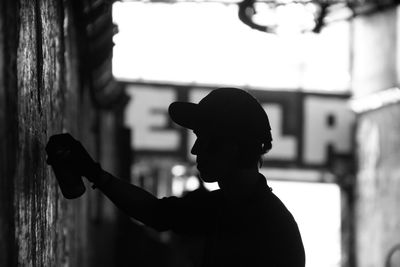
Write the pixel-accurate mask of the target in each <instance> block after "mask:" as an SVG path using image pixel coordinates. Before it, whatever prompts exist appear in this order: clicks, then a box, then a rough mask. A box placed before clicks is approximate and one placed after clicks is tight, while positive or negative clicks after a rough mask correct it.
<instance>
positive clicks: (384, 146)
mask: <svg viewBox="0 0 400 267" xmlns="http://www.w3.org/2000/svg"><path fill="white" fill-rule="evenodd" d="M399 133H400V104H397V105H391V106H387V107H385V108H382V109H380V110H376V111H373V112H369V113H366V114H363V115H362V116H361V117H360V120H359V127H358V134H357V142H358V155H359V172H358V177H357V178H358V180H357V209H356V210H357V214H356V218H357V228H356V229H357V233H356V236H357V244H356V248H357V262H358V266H360V267H376V266H385V265H384V263H385V258H386V255H387V254H388V253H389V250H390V249H391V248H393V247H394V246H395V245H396V244H400V213H399V206H400V164H399V162H400V138H399ZM391 266H400V261H399V259H398V258H397V262H396V263H393V264H392V265H391Z"/></svg>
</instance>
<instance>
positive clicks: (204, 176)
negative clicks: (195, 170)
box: [200, 172, 217, 183]
mask: <svg viewBox="0 0 400 267" xmlns="http://www.w3.org/2000/svg"><path fill="white" fill-rule="evenodd" d="M200 178H201V180H203V181H204V182H205V183H214V182H217V179H216V178H214V176H210V175H207V174H206V173H202V172H200Z"/></svg>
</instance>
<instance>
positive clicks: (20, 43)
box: [0, 0, 95, 266]
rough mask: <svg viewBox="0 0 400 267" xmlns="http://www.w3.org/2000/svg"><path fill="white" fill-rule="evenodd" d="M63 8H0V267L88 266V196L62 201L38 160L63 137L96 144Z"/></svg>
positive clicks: (57, 4) (54, 4) (8, 0)
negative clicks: (58, 135) (51, 139)
mask: <svg viewBox="0 0 400 267" xmlns="http://www.w3.org/2000/svg"><path fill="white" fill-rule="evenodd" d="M67 3H68V2H67V1H51V0H35V1H14V0H5V1H1V4H0V5H1V7H0V12H1V14H0V20H1V22H0V48H1V51H0V55H1V60H0V61H1V63H0V71H1V72H0V82H1V84H0V103H1V105H0V119H1V120H0V142H1V143H0V145H1V146H0V161H1V163H0V164H1V165H0V203H1V204H0V205H1V206H0V208H1V209H0V210H1V211H0V266H15V265H18V266H86V265H87V260H88V259H87V255H88V251H87V235H86V230H87V229H86V228H87V221H88V215H87V211H86V209H87V204H86V203H87V196H85V197H83V198H81V199H78V200H74V201H66V200H65V199H64V198H63V197H62V195H61V193H60V191H59V189H58V185H57V183H56V180H55V177H54V175H53V173H52V171H51V169H50V168H49V167H48V166H47V165H46V162H45V161H46V156H45V152H44V148H45V145H46V142H47V140H48V138H49V136H50V135H52V134H54V133H59V132H62V131H69V132H71V133H73V134H74V135H75V136H77V137H79V136H81V135H83V134H85V135H84V136H85V139H86V140H92V141H94V140H95V139H94V138H90V134H91V133H90V127H91V126H92V125H91V118H90V116H92V115H93V112H91V108H90V106H88V101H87V100H86V99H85V98H82V97H81V96H82V95H83V94H81V93H82V92H81V85H80V83H79V74H78V67H77V61H78V58H77V57H78V55H77V54H76V47H75V46H76V45H77V42H76V40H74V38H75V37H74V30H73V29H72V28H71V22H72V21H73V16H72V14H71V10H70V8H69V6H68V4H67ZM83 122H84V123H83ZM89 147H90V145H89Z"/></svg>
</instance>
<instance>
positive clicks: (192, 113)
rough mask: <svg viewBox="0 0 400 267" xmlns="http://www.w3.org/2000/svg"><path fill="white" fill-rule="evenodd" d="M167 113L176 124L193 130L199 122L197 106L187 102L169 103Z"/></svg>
mask: <svg viewBox="0 0 400 267" xmlns="http://www.w3.org/2000/svg"><path fill="white" fill-rule="evenodd" d="M168 113H169V116H170V117H171V119H172V120H173V121H174V122H175V123H176V124H178V125H180V126H182V127H185V128H188V129H192V130H195V129H197V128H198V124H199V117H200V112H199V106H198V104H194V103H189V102H174V103H172V104H171V105H169V108H168Z"/></svg>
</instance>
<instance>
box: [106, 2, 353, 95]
mask: <svg viewBox="0 0 400 267" xmlns="http://www.w3.org/2000/svg"><path fill="white" fill-rule="evenodd" d="M237 12H238V10H237V6H236V5H224V4H220V3H201V4H200V3H176V4H165V3H140V2H125V3H120V2H117V3H115V4H114V6H113V16H114V21H115V23H116V24H117V25H118V28H119V33H118V34H117V35H116V36H115V37H114V42H115V49H114V57H113V72H114V75H115V76H116V77H117V78H118V79H120V80H129V81H153V82H170V83H184V84H188V83H189V84H193V83H195V84H202V85H221V84H223V85H236V86H251V87H253V88H257V87H258V88H267V89H268V88H272V89H277V88H278V89H287V90H298V89H306V90H313V91H315V90H318V91H326V90H335V91H345V90H348V88H349V82H350V79H349V77H350V76H349V37H348V36H349V26H348V24H347V23H335V24H332V26H329V27H327V28H324V30H323V32H322V33H321V34H313V33H308V34H300V33H299V32H297V34H296V31H288V34H281V35H273V34H266V33H263V32H259V31H256V30H252V29H250V28H249V27H248V26H246V25H244V24H243V23H242V22H241V21H240V20H239V19H238V15H237ZM292 13H293V12H289V14H290V15H291V16H293V14H292Z"/></svg>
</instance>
